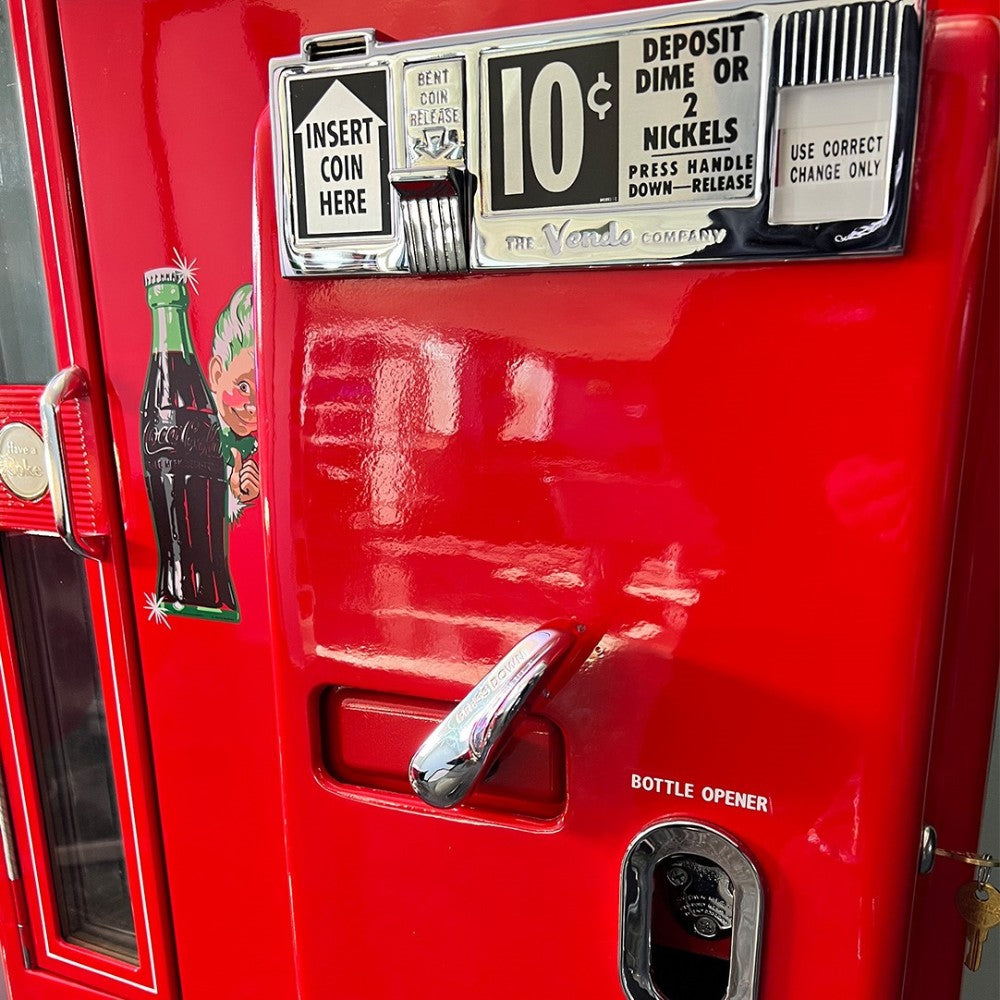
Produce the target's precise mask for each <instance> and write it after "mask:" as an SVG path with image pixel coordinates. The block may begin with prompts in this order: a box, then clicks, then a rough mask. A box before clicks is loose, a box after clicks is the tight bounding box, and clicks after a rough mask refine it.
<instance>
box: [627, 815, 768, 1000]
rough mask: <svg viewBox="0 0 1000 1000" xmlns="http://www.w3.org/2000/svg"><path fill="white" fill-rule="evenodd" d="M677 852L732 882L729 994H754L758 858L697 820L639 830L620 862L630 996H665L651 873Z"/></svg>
mask: <svg viewBox="0 0 1000 1000" xmlns="http://www.w3.org/2000/svg"><path fill="white" fill-rule="evenodd" d="M674 854H695V855H699V856H701V857H703V858H707V859H708V860H709V861H712V862H714V863H715V864H717V865H719V867H721V868H722V869H723V870H724V871H725V873H726V875H728V876H729V878H730V880H731V881H732V883H733V896H734V900H733V940H732V950H731V954H730V962H729V985H728V987H727V989H726V996H725V1000H755V998H756V997H757V990H758V980H759V976H760V954H761V931H762V925H763V913H764V891H763V888H762V886H761V880H760V875H759V874H758V872H757V868H756V866H755V865H754V863H753V862H752V861H751V860H750V858H748V857H747V855H746V854H745V852H744V851H743V849H742V848H741V847H740V846H739V844H737V842H736V841H735V840H733V838H732V837H730V836H729V835H728V834H725V833H723V832H722V831H721V830H717V829H715V828H713V827H711V826H707V825H706V824H704V823H700V822H698V821H696V820H678V821H671V822H669V823H659V824H657V825H656V826H651V827H649V828H648V829H646V830H644V831H643V832H642V833H640V834H639V836H638V837H636V838H635V840H633V841H632V843H631V844H630V845H629V849H628V851H627V852H626V854H625V859H624V861H623V862H622V876H621V881H622V885H621V912H620V921H621V926H620V930H621V937H620V943H621V952H620V960H619V973H620V976H621V983H622V988H623V989H624V990H625V995H626V996H627V997H629V1000H662V997H661V994H660V993H659V991H658V990H657V989H656V986H655V985H654V984H653V982H652V979H651V938H650V934H651V930H652V896H653V873H654V870H655V868H656V866H657V865H658V864H659V863H660V862H661V861H663V860H665V859H666V858H669V857H670V856H671V855H674Z"/></svg>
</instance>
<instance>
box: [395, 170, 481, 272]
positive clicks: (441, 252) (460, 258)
mask: <svg viewBox="0 0 1000 1000" xmlns="http://www.w3.org/2000/svg"><path fill="white" fill-rule="evenodd" d="M461 174H462V172H461V171H458V170H455V169H453V168H449V167H424V168H420V169H411V170H393V171H391V172H390V174H389V183H390V184H392V186H393V187H394V188H395V189H396V191H397V192H398V194H399V198H400V202H401V204H402V209H403V232H404V234H405V236H406V252H407V255H408V257H409V261H410V269H411V270H412V271H415V272H417V273H418V274H434V273H439V272H448V271H451V272H455V271H464V270H465V269H466V268H467V267H468V266H469V261H468V257H467V254H466V238H465V221H464V213H463V211H462V201H461V198H462V189H463V185H462V179H461Z"/></svg>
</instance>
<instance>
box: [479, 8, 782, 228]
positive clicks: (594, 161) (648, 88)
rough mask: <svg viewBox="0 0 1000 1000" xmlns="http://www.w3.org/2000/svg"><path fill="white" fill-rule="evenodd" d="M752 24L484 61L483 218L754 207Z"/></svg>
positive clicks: (756, 72) (757, 55)
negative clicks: (618, 208)
mask: <svg viewBox="0 0 1000 1000" xmlns="http://www.w3.org/2000/svg"><path fill="white" fill-rule="evenodd" d="M762 48H763V34H762V25H761V20H760V18H757V17H743V18H732V19H727V20H720V21H713V22H710V23H704V24H690V25H682V26H677V27H673V28H661V29H657V30H655V31H649V32H632V33H628V34H625V35H623V36H622V37H621V38H620V39H618V40H615V41H608V42H599V43H593V44H577V45H566V46H556V47H552V46H550V47H546V48H545V49H540V50H527V51H521V52H518V53H516V54H515V53H504V54H488V55H484V60H485V63H486V72H485V86H486V91H487V93H486V98H485V100H484V105H485V108H486V111H487V116H488V122H487V125H488V128H487V133H486V135H487V140H486V141H487V149H486V150H485V151H484V159H485V160H486V162H487V163H488V165H489V170H490V181H489V184H488V187H487V191H488V197H489V208H490V210H491V211H493V212H506V211H519V210H524V209H544V208H570V207H586V206H588V205H607V204H608V203H617V204H619V205H623V206H629V207H636V208H642V207H647V206H648V207H659V206H665V205H684V204H698V203H704V202H712V203H718V202H730V201H737V202H738V201H741V200H743V201H746V200H753V199H755V198H756V197H757V193H758V188H759V177H760V166H759V163H758V159H759V147H760V103H761V93H762V72H761V64H762Z"/></svg>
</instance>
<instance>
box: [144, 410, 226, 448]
mask: <svg viewBox="0 0 1000 1000" xmlns="http://www.w3.org/2000/svg"><path fill="white" fill-rule="evenodd" d="M170 416H171V418H172V419H171V422H170V423H167V422H165V421H164V422H162V423H161V422H158V421H157V418H156V416H154V417H153V419H152V420H150V421H149V422H148V423H147V424H146V426H145V428H144V430H143V434H142V450H143V451H144V452H145V453H146V454H147V455H149V456H151V457H155V458H160V457H170V458H182V457H189V458H203V459H204V458H219V457H221V455H222V452H221V450H220V446H219V425H218V424H217V423H216V421H215V420H214V419H213V417H212V416H211V415H210V414H207V413H206V414H201V413H199V414H184V415H181V414H177V415H176V417H175V415H174V414H171V415H170ZM178 418H179V419H178ZM175 419H176V420H177V422H174V420H175Z"/></svg>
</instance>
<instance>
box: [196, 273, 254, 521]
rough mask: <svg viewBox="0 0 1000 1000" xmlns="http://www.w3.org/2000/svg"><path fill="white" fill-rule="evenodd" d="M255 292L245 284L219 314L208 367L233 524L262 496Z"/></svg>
mask: <svg viewBox="0 0 1000 1000" xmlns="http://www.w3.org/2000/svg"><path fill="white" fill-rule="evenodd" d="M251 292H252V289H251V286H250V285H241V286H240V287H239V288H237V289H236V291H235V292H234V293H233V297H232V298H231V299H230V300H229V304H228V305H227V306H226V307H225V309H223V310H222V312H221V313H220V314H219V318H218V320H216V323H215V337H214V338H213V340H212V357H211V360H210V361H209V362H208V384H209V386H210V387H211V389H212V396H213V397H214V398H215V408H216V410H217V411H218V413H219V427H220V431H221V446H222V457H223V459H224V460H225V462H226V473H227V478H228V481H229V489H230V496H229V503H228V507H227V515H228V517H229V520H230V521H235V520H237V519H238V518H239V516H240V514H241V513H242V512H243V511H244V509H245V508H246V507H247V506H249V505H250V504H252V503H253V502H254V501H255V500H256V499H257V497H258V496H260V469H259V467H258V465H257V458H256V455H257V437H256V434H257V383H256V368H255V363H254V354H253V340H254V331H253V300H252V298H251Z"/></svg>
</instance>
